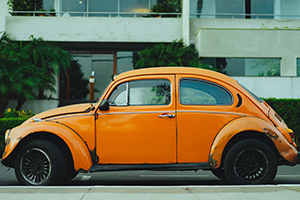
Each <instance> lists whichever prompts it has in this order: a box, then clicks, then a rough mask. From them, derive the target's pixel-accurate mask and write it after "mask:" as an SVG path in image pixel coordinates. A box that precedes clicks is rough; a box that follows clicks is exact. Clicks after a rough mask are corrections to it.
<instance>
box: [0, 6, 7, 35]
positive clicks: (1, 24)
mask: <svg viewBox="0 0 300 200" xmlns="http://www.w3.org/2000/svg"><path fill="white" fill-rule="evenodd" d="M7 15H8V5H7V0H0V32H4V31H5V16H7Z"/></svg>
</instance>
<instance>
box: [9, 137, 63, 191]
mask: <svg viewBox="0 0 300 200" xmlns="http://www.w3.org/2000/svg"><path fill="white" fill-rule="evenodd" d="M64 173H65V160H64V156H63V154H62V152H61V150H60V149H59V148H58V147H57V146H56V145H55V144H53V143H52V142H49V141H46V140H33V141H31V142H29V143H27V144H25V145H24V146H23V147H22V148H21V149H20V151H19V153H18V155H17V157H16V161H15V174H16V177H17V179H18V181H19V182H20V183H21V184H24V185H53V184H57V183H60V182H61V181H62V178H63V177H64Z"/></svg>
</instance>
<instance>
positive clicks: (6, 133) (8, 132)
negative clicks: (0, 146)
mask: <svg viewBox="0 0 300 200" xmlns="http://www.w3.org/2000/svg"><path fill="white" fill-rule="evenodd" d="M9 135H10V129H8V130H6V132H5V137H4V139H5V144H7V140H8V138H9Z"/></svg>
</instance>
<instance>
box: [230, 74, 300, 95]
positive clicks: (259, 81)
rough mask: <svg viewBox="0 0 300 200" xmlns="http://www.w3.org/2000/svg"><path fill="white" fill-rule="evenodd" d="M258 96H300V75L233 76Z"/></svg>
mask: <svg viewBox="0 0 300 200" xmlns="http://www.w3.org/2000/svg"><path fill="white" fill-rule="evenodd" d="M232 78H234V79H235V80H237V81H238V82H239V83H241V84H242V85H244V86H245V87H246V88H248V89H249V90H250V91H252V92H253V93H254V94H256V95H257V96H258V97H264V98H271V97H275V98H287V99H288V98H292V99H299V98H300V90H299V85H300V77H242V76H239V77H237V76H236V77H232Z"/></svg>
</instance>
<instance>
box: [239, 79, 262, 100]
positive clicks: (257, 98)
mask: <svg viewBox="0 0 300 200" xmlns="http://www.w3.org/2000/svg"><path fill="white" fill-rule="evenodd" d="M238 84H239V85H240V86H242V88H244V89H245V90H246V91H247V92H248V93H249V94H251V96H253V97H254V98H255V99H256V100H257V101H259V102H260V103H262V102H263V101H264V100H262V99H261V98H259V97H258V96H256V95H255V94H253V93H252V92H251V91H250V90H248V89H247V88H246V87H245V86H243V85H242V84H241V83H239V82H238Z"/></svg>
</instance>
